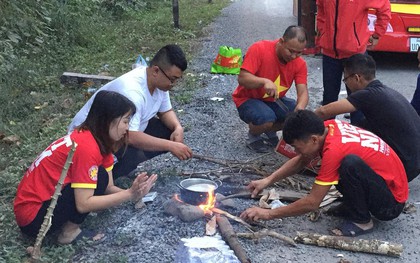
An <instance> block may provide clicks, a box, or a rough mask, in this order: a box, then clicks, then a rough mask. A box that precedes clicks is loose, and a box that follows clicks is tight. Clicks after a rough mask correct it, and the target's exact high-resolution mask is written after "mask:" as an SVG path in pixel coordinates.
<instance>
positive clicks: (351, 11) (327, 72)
mask: <svg viewBox="0 0 420 263" xmlns="http://www.w3.org/2000/svg"><path fill="white" fill-rule="evenodd" d="M316 4H317V8H318V11H317V12H318V14H317V18H316V22H317V39H316V42H317V45H318V46H319V47H320V48H321V52H322V54H323V57H322V78H323V86H324V94H323V101H322V105H326V104H328V103H330V102H334V101H336V100H337V99H338V94H339V93H340V88H341V77H342V74H343V62H344V60H345V59H347V58H348V57H350V56H352V55H354V54H357V53H365V52H366V49H371V48H373V47H374V46H375V45H376V44H377V43H378V41H379V39H380V37H381V36H382V35H384V34H385V32H386V29H387V26H388V22H389V20H390V19H391V5H390V3H389V0H370V1H365V0H351V1H349V0H335V1H332V0H328V1H327V0H317V1H316ZM369 9H374V10H376V17H377V19H376V23H375V31H374V32H373V34H372V32H370V31H369V29H368V11H369ZM347 93H348V94H349V93H350V91H349V90H348V89H347ZM357 118H358V114H355V113H352V114H351V120H352V122H353V120H356V119H357Z"/></svg>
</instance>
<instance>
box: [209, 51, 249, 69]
mask: <svg viewBox="0 0 420 263" xmlns="http://www.w3.org/2000/svg"><path fill="white" fill-rule="evenodd" d="M241 66H242V51H241V49H240V48H233V47H228V46H221V47H220V48H219V54H217V57H216V59H215V60H214V61H213V63H212V64H211V69H210V72H211V73H219V74H239V71H240V70H241Z"/></svg>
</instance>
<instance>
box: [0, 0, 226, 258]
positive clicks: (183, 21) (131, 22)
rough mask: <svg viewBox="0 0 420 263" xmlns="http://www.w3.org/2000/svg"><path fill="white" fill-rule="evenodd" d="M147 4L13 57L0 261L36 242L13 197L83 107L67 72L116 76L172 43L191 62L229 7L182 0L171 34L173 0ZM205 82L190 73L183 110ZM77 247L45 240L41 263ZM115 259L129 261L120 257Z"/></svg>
mask: <svg viewBox="0 0 420 263" xmlns="http://www.w3.org/2000/svg"><path fill="white" fill-rule="evenodd" d="M75 2H80V3H81V2H83V1H75ZM145 2H146V3H148V4H147V6H146V7H147V8H143V9H140V10H126V11H125V12H124V13H123V14H121V15H119V16H117V17H115V16H114V15H113V14H106V13H105V14H93V15H92V16H90V17H89V16H87V17H86V16H79V18H78V21H77V23H79V24H80V25H81V27H80V30H81V31H80V37H81V38H83V39H82V40H80V41H78V42H77V43H79V45H76V46H72V47H71V48H67V47H64V48H60V46H58V45H56V46H53V47H51V48H50V49H49V50H48V51H47V52H44V53H42V52H41V53H38V54H35V55H30V56H29V55H28V56H25V55H22V56H21V57H19V58H15V60H16V63H15V64H14V65H15V67H16V70H14V71H11V73H10V76H7V77H4V76H3V77H0V89H1V91H2V92H1V93H0V105H1V106H0V116H1V118H0V140H1V141H0V152H1V155H0V262H22V261H24V260H25V259H26V257H27V256H26V252H25V251H26V248H27V247H28V246H30V245H33V243H34V240H31V239H28V238H25V237H23V236H22V235H21V233H20V231H19V228H18V227H17V225H16V223H15V220H14V214H13V199H14V196H15V192H16V188H17V185H18V183H19V181H20V179H21V177H22V175H23V173H24V172H25V170H26V169H27V167H28V166H29V165H30V163H31V162H32V161H33V160H34V159H35V157H36V156H37V154H38V153H40V152H41V151H42V150H43V149H45V148H46V147H47V146H48V145H49V144H50V143H51V142H52V141H54V140H55V139H57V138H59V137H61V136H63V135H64V134H65V133H66V128H67V126H68V124H69V123H70V121H71V118H72V117H73V116H74V114H75V113H76V112H77V111H78V110H79V109H80V108H81V106H82V105H83V104H84V103H85V101H86V93H87V92H86V88H87V87H77V88H74V87H65V86H63V85H61V84H60V83H59V76H60V75H61V74H62V73H63V71H72V72H79V73H86V74H99V73H101V74H108V75H111V76H119V75H121V74H123V73H125V72H127V71H129V70H130V69H131V65H132V64H133V63H134V61H135V60H136V57H137V56H138V55H139V54H142V55H143V57H150V58H151V57H152V56H153V54H154V53H155V52H156V51H157V50H158V49H159V48H160V47H162V46H163V45H165V44H169V43H176V44H179V45H180V46H181V47H182V48H183V49H184V51H185V52H186V54H187V57H188V59H189V60H190V59H192V58H193V56H194V50H195V48H196V43H195V40H196V39H197V38H198V37H200V36H201V35H202V34H203V28H204V27H205V26H206V25H207V24H209V23H210V22H211V21H212V20H213V19H214V18H215V17H216V16H217V15H219V13H220V10H221V9H222V8H223V7H225V6H226V5H228V4H229V3H230V1H229V0H217V1H213V3H212V4H208V3H207V1H205V0H200V1H197V0H179V8H180V29H174V28H173V22H172V1H167V0H164V1H163V0H160V1H153V0H151V1H145ZM57 43H60V42H59V41H58V42H57ZM209 66H210V65H209ZM200 81H201V80H200V78H199V76H193V75H189V74H186V75H185V77H184V80H183V81H181V82H180V83H179V85H178V87H177V88H176V90H175V92H174V97H173V99H174V100H175V101H177V102H178V101H179V102H178V103H180V104H183V103H189V102H191V98H192V94H193V92H194V90H196V89H197V88H200ZM9 136H15V137H12V140H10V141H9V143H6V142H4V140H2V139H3V137H9ZM111 210H112V209H111ZM105 218H106V217H105ZM97 220H98V219H97V217H89V221H90V222H87V223H88V224H93V225H94V224H95V221H97ZM98 223H100V221H98ZM101 224H102V223H101ZM119 242H121V243H124V242H126V241H125V240H124V239H121V240H119ZM78 249H80V248H79V247H78V245H66V246H58V245H56V244H55V243H54V239H53V238H46V239H45V240H44V243H43V256H42V258H41V261H43V262H69V261H71V259H72V257H73V256H74V254H75V253H77V251H78ZM102 260H105V259H102ZM114 260H115V261H113V262H126V261H127V260H128V259H127V258H125V257H119V256H118V255H115V258H114ZM104 262H105V261H104Z"/></svg>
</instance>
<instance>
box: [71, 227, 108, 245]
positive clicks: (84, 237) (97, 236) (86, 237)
mask: <svg viewBox="0 0 420 263" xmlns="http://www.w3.org/2000/svg"><path fill="white" fill-rule="evenodd" d="M104 240H105V235H104V234H102V233H98V232H96V231H93V230H89V229H83V230H82V232H80V234H79V235H77V237H76V238H75V239H74V240H73V241H72V242H71V243H72V244H75V243H77V242H79V241H83V242H85V241H86V242H87V241H91V242H95V243H100V242H102V241H104Z"/></svg>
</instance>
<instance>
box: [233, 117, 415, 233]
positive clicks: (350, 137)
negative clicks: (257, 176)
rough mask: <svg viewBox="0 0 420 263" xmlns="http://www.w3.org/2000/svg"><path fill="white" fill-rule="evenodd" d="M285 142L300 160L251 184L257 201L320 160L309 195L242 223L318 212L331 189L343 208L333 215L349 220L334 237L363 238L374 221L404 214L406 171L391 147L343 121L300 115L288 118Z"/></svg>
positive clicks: (254, 213) (250, 213)
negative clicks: (266, 190)
mask: <svg viewBox="0 0 420 263" xmlns="http://www.w3.org/2000/svg"><path fill="white" fill-rule="evenodd" d="M283 138H284V140H285V141H286V142H287V143H288V144H290V145H292V146H293V147H295V150H296V152H297V153H298V155H297V156H296V157H294V158H292V159H290V160H289V161H287V162H286V163H285V164H284V165H283V166H282V167H280V168H279V169H278V170H277V171H275V172H274V173H273V174H271V175H270V176H268V177H266V178H264V179H261V180H257V181H252V182H251V183H250V184H249V185H248V189H249V190H250V191H251V192H252V196H256V195H257V194H258V192H260V191H261V190H263V189H264V188H266V187H267V186H269V185H272V184H274V183H275V182H277V181H279V180H281V179H284V178H286V177H288V176H291V175H294V174H296V173H298V172H299V171H300V170H302V169H303V168H304V166H305V165H306V164H307V163H308V161H310V160H311V159H313V158H315V157H317V156H321V157H322V162H321V168H320V170H319V172H318V175H317V176H316V178H315V182H314V184H313V186H312V190H311V192H310V193H309V194H308V195H307V196H306V197H304V198H302V199H300V200H298V201H296V202H294V203H291V204H289V205H287V206H283V207H279V208H276V209H262V208H258V207H252V208H248V209H247V210H246V211H244V212H243V213H242V214H241V217H242V218H244V219H250V220H259V219H263V220H270V219H274V218H283V217H289V216H297V215H302V214H305V213H308V212H311V211H314V210H316V209H318V208H319V205H320V204H321V202H322V200H323V199H324V197H325V196H326V195H327V193H328V191H329V189H330V188H331V186H333V185H335V186H336V188H337V189H338V190H339V191H340V193H341V194H342V195H343V205H342V206H341V207H340V209H339V210H336V211H335V214H336V215H340V216H342V217H344V218H345V219H346V221H344V223H343V224H342V225H341V226H339V227H338V228H336V229H333V231H332V232H333V233H334V234H336V235H344V236H357V235H360V234H364V233H367V232H370V231H371V230H372V229H373V221H372V218H371V217H372V216H374V217H375V218H376V219H379V220H383V221H388V220H392V219H394V218H396V217H398V216H399V215H400V214H401V212H402V210H403V208H404V204H405V202H406V201H407V199H408V182H407V176H406V174H405V169H404V166H403V164H402V163H401V161H400V159H399V158H398V156H397V154H396V153H395V152H394V151H393V150H392V148H391V147H389V145H388V144H386V143H385V142H384V141H383V140H382V139H381V138H379V137H378V136H376V135H375V134H373V133H371V132H369V131H366V130H363V129H361V128H358V127H356V126H353V125H351V124H349V123H347V122H342V121H339V120H329V121H325V122H323V120H322V119H321V118H320V117H318V116H317V115H316V114H315V113H314V112H312V111H308V110H300V111H298V112H294V113H292V114H290V115H289V116H288V118H287V119H286V121H285V124H284V129H283Z"/></svg>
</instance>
